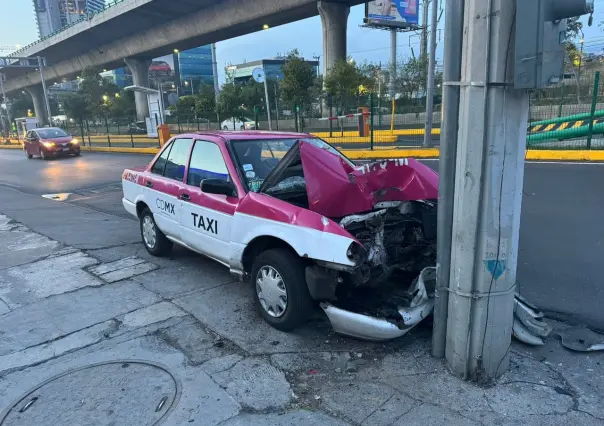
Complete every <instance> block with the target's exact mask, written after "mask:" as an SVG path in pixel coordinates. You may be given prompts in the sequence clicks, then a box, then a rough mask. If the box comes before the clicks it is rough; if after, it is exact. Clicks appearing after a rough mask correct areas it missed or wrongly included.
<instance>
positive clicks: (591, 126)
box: [587, 71, 600, 149]
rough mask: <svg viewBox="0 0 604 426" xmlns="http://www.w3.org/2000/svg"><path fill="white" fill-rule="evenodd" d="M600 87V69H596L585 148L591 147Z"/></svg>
mask: <svg viewBox="0 0 604 426" xmlns="http://www.w3.org/2000/svg"><path fill="white" fill-rule="evenodd" d="M599 87H600V71H596V78H595V80H594V91H593V94H592V96H591V114H590V117H589V134H588V135H587V149H591V137H592V135H593V130H594V113H595V112H596V104H597V102H598V89H599Z"/></svg>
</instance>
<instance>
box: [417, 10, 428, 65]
mask: <svg viewBox="0 0 604 426" xmlns="http://www.w3.org/2000/svg"><path fill="white" fill-rule="evenodd" d="M429 5H430V0H423V1H422V40H421V42H420V46H419V57H420V58H425V57H426V53H427V50H428V6H429Z"/></svg>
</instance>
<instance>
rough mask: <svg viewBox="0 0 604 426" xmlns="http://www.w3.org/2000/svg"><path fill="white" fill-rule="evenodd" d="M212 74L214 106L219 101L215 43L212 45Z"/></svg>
mask: <svg viewBox="0 0 604 426" xmlns="http://www.w3.org/2000/svg"><path fill="white" fill-rule="evenodd" d="M212 74H213V77H214V99H215V100H216V106H218V100H219V99H220V85H219V84H218V62H217V61H216V43H212Z"/></svg>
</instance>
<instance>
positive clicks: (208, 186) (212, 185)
mask: <svg viewBox="0 0 604 426" xmlns="http://www.w3.org/2000/svg"><path fill="white" fill-rule="evenodd" d="M199 187H200V188H201V191H202V192H205V193H207V194H219V195H226V196H227V197H236V196H237V190H236V189H235V185H233V184H232V183H231V182H227V181H224V180H222V179H204V180H202V181H201V184H200V185H199Z"/></svg>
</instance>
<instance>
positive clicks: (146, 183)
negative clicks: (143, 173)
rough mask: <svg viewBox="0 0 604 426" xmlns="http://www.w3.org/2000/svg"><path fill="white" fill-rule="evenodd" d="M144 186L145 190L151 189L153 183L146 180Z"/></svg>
mask: <svg viewBox="0 0 604 426" xmlns="http://www.w3.org/2000/svg"><path fill="white" fill-rule="evenodd" d="M145 186H146V187H147V188H153V182H151V181H149V180H148V181H147V182H145Z"/></svg>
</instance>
